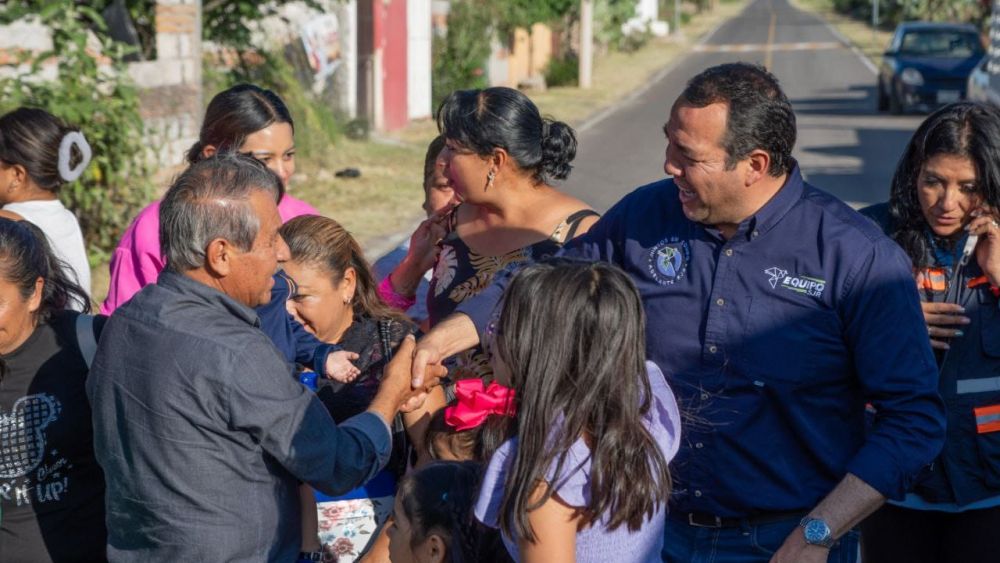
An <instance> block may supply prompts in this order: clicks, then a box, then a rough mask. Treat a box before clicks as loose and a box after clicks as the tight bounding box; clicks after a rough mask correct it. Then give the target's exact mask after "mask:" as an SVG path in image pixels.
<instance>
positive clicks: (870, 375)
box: [414, 63, 944, 562]
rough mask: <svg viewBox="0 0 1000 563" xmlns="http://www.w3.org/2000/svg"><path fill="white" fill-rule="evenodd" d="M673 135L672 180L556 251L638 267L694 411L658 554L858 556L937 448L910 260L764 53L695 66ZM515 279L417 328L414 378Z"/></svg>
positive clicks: (485, 314) (655, 349) (927, 354)
mask: <svg viewBox="0 0 1000 563" xmlns="http://www.w3.org/2000/svg"><path fill="white" fill-rule="evenodd" d="M664 132H665V134H666V137H667V142H668V143H667V150H666V161H665V163H664V171H665V172H666V173H667V174H668V175H670V176H672V179H666V180H662V181H660V182H656V183H654V184H650V185H648V186H644V187H641V188H639V189H638V190H636V191H634V192H633V193H631V194H629V195H628V196H626V197H625V198H624V199H622V200H621V201H620V202H619V203H618V204H617V205H615V206H614V207H613V208H612V209H611V210H610V211H609V212H608V213H607V214H606V215H605V216H604V217H603V218H602V219H601V220H600V221H599V222H598V223H597V224H595V225H594V226H593V227H592V228H591V230H590V231H589V232H588V233H587V234H585V235H583V236H581V237H579V238H578V239H576V240H574V241H573V242H571V243H570V244H568V245H567V247H566V248H565V251H564V254H566V255H569V256H577V257H582V258H586V259H592V260H605V261H608V262H611V263H613V264H616V265H618V266H619V267H621V268H622V269H624V270H625V271H626V272H628V273H629V274H630V275H631V276H632V279H633V280H634V281H635V283H636V285H637V286H638V288H639V291H640V293H641V295H642V297H643V302H644V306H645V310H646V314H647V319H648V320H647V322H648V329H647V334H648V342H647V352H648V355H649V357H650V359H651V360H653V361H655V362H656V363H657V364H658V365H659V366H660V368H661V369H662V370H663V372H664V373H665V374H667V377H668V378H669V380H670V383H671V386H672V387H673V391H674V393H675V394H676V396H677V398H678V401H679V403H680V404H681V407H682V409H683V410H684V411H685V412H686V413H687V415H688V422H687V426H686V428H685V440H684V441H683V442H682V445H681V450H680V453H679V454H678V456H677V458H676V461H675V463H674V465H673V468H672V469H673V473H674V486H675V494H674V496H673V499H672V501H671V506H670V516H669V519H668V523H667V531H666V538H665V546H664V551H663V554H662V555H663V559H664V560H666V561H677V562H680V561H684V562H687V561H692V560H702V558H704V557H712V558H711V559H705V560H711V561H719V562H722V561H726V562H729V561H734V562H735V561H769V560H770V561H776V562H779V561H780V562H786V561H787V562H792V561H794V562H811V561H816V562H819V561H827V560H828V559H829V560H838V561H853V560H854V558H855V556H856V555H855V554H856V550H857V539H858V538H857V533H856V532H854V531H852V530H853V528H854V527H855V526H856V525H857V524H858V523H859V522H860V521H861V520H862V519H864V517H865V516H867V515H868V514H870V513H871V512H872V511H873V510H875V509H876V508H877V507H878V506H879V505H880V504H882V503H883V502H884V501H885V499H886V498H902V497H903V494H904V492H905V491H906V490H907V488H908V487H909V485H910V484H911V482H912V479H913V478H914V476H915V475H916V474H917V473H918V472H919V470H920V469H921V468H922V467H923V466H924V465H926V464H927V463H929V462H930V461H931V460H932V459H933V458H934V456H935V455H936V454H937V452H938V451H939V450H940V448H941V446H942V443H943V435H944V417H943V407H942V404H941V401H940V398H939V397H938V395H937V371H936V369H935V363H934V357H933V355H932V353H931V349H930V346H929V344H928V341H927V332H926V331H927V329H926V326H925V324H924V321H923V317H922V315H921V312H920V306H919V300H918V297H917V294H916V291H915V289H914V285H913V277H912V273H911V266H910V263H909V260H908V259H907V258H906V256H905V255H904V254H903V252H902V251H901V250H900V249H899V248H898V247H897V246H896V245H895V244H894V243H893V242H892V241H891V240H890V239H888V238H887V237H885V236H883V235H882V233H881V232H880V231H879V230H878V229H877V228H875V227H874V225H872V224H871V223H869V222H868V221H867V220H866V219H865V218H863V217H862V216H861V215H859V214H857V213H856V212H854V211H853V210H852V209H850V208H849V207H848V206H847V205H845V204H844V203H842V202H841V201H839V200H837V199H836V198H834V197H832V196H830V195H829V194H826V193H824V192H822V191H820V190H817V189H816V188H814V187H812V186H810V185H808V184H806V183H805V182H804V181H803V179H802V176H801V174H800V172H799V169H798V165H797V163H796V162H795V161H794V159H792V157H791V153H792V148H793V146H794V145H795V135H796V130H795V116H794V114H793V112H792V107H791V104H790V102H789V101H788V99H787V97H786V96H785V95H784V93H783V92H782V91H781V89H780V87H779V86H778V83H777V80H776V79H775V78H774V77H773V76H772V75H771V74H769V73H768V72H767V71H766V70H764V69H763V68H761V67H757V66H753V65H748V64H743V63H735V64H726V65H721V66H717V67H713V68H710V69H708V70H706V71H704V72H703V73H701V74H700V75H698V76H696V77H695V78H693V79H692V80H691V82H690V83H689V84H688V86H687V88H686V89H685V91H684V93H683V94H682V95H681V96H680V98H678V100H677V101H676V102H675V104H674V105H673V107H672V108H671V111H670V116H669V119H668V121H667V123H666V125H665V126H664ZM503 284H504V282H503V280H501V281H500V282H499V283H498V284H497V285H495V286H493V287H491V288H489V289H488V290H486V291H485V292H484V293H483V294H481V295H480V296H478V297H477V298H476V299H474V300H470V301H467V302H466V304H464V305H463V306H461V307H459V313H456V314H455V315H454V316H452V317H450V318H448V319H446V320H445V321H443V322H442V323H440V324H439V325H438V326H437V327H435V328H434V330H432V331H431V332H430V333H429V334H428V335H427V336H426V337H425V338H424V339H423V340H422V341H421V342H420V344H419V345H418V348H417V352H416V355H415V362H414V379H415V380H416V381H415V382H416V383H419V380H420V379H421V377H422V368H423V366H425V365H428V364H435V363H438V362H440V361H441V359H442V358H443V357H446V356H447V355H450V354H453V353H455V352H456V351H458V350H461V349H464V348H467V347H469V346H471V345H473V344H475V343H477V342H478V339H479V335H480V334H484V333H488V331H489V327H490V325H491V318H492V314H493V310H494V309H495V306H496V304H497V303H498V302H499V298H500V296H501V294H502V290H503ZM539 298H544V296H539ZM552 322H559V320H558V319H553V320H552ZM594 344H595V345H599V343H594ZM866 403H871V404H872V405H873V406H874V407H875V409H876V411H877V413H878V414H877V415H876V417H875V419H874V423H873V425H872V427H871V428H870V429H869V430H868V431H866V429H865V422H864V419H865V405H866ZM710 553H711V554H714V555H712V556H710V555H709V554H710ZM836 557H842V558H841V559H836Z"/></svg>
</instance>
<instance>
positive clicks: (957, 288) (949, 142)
mask: <svg viewBox="0 0 1000 563" xmlns="http://www.w3.org/2000/svg"><path fill="white" fill-rule="evenodd" d="M998 210H1000V110H997V109H996V108H993V107H988V106H985V105H980V104H974V103H969V102H962V103H957V104H952V105H949V106H946V107H944V108H942V109H940V110H939V111H937V112H936V113H934V114H933V115H931V116H930V117H928V118H927V120H926V121H924V123H923V124H922V125H921V126H920V128H918V129H917V131H916V133H914V135H913V138H912V139H911V140H910V143H909V145H908V146H907V147H906V151H905V152H904V153H903V157H902V158H901V159H900V161H899V165H898V167H897V169H896V174H895V176H894V177H893V181H892V191H891V194H890V198H889V202H888V203H883V204H879V205H876V206H873V207H870V208H868V209H865V210H863V211H862V213H864V214H866V215H868V216H869V217H871V218H873V219H874V220H875V221H876V222H878V223H879V224H880V225H881V226H882V228H883V229H884V230H885V232H886V233H887V234H888V235H890V236H891V237H892V238H893V239H894V240H895V241H896V242H897V243H898V244H899V245H900V246H901V247H902V248H903V250H905V251H906V253H907V254H908V255H909V256H910V259H911V260H912V261H913V267H914V277H915V280H916V284H917V289H918V291H919V292H920V297H921V301H922V307H923V310H924V318H925V319H926V321H927V332H928V335H929V338H930V340H931V345H932V346H933V347H934V349H935V354H936V357H937V362H938V368H939V370H940V393H941V396H942V398H943V399H944V402H945V404H946V407H947V416H948V434H947V439H946V441H945V446H944V449H943V450H942V452H941V454H940V455H939V456H938V458H937V459H936V460H935V461H934V463H933V464H931V466H930V468H929V469H928V470H927V472H926V474H925V475H924V476H923V477H922V478H918V479H917V481H916V482H915V483H914V487H913V489H912V491H911V492H910V493H908V494H907V496H906V498H905V499H904V500H903V501H902V502H893V501H890V503H889V504H887V505H886V506H885V507H883V508H882V509H881V510H879V511H878V512H876V513H875V514H873V515H872V516H871V517H870V518H869V519H868V520H867V521H866V522H865V523H864V524H863V525H862V544H863V547H862V553H863V555H862V559H863V560H864V561H865V563H880V562H889V561H907V562H914V563H920V562H925V561H926V562H932V561H933V562H938V561H956V562H957V561H963V562H970V561H995V560H996V558H997V554H998V553H1000V535H998V534H996V530H997V529H1000V306H998V297H1000V223H998V215H997V211H998ZM890 361H891V360H890ZM875 416H876V417H877V416H878V413H875Z"/></svg>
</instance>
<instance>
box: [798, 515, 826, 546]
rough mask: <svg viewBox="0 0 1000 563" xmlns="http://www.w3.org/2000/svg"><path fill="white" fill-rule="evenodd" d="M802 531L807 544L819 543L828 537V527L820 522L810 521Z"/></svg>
mask: <svg viewBox="0 0 1000 563" xmlns="http://www.w3.org/2000/svg"><path fill="white" fill-rule="evenodd" d="M804 531H805V536H806V541H807V542H808V543H817V542H821V541H824V540H826V539H827V538H828V537H830V527H829V526H827V525H826V522H824V521H822V520H810V521H809V522H807V523H806V525H805V530H804Z"/></svg>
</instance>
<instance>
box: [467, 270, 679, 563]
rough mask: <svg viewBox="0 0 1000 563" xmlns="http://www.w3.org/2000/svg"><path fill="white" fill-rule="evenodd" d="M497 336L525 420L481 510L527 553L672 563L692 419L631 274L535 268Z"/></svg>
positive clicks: (515, 426)
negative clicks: (673, 471) (653, 347)
mask: <svg viewBox="0 0 1000 563" xmlns="http://www.w3.org/2000/svg"><path fill="white" fill-rule="evenodd" d="M539 295H544V296H545V298H544V299H538V296H539ZM486 338H487V343H488V346H489V347H490V354H491V357H492V358H493V366H494V375H495V377H496V379H497V381H498V382H500V383H502V384H509V385H510V387H512V388H513V390H514V399H513V401H514V409H515V410H516V412H517V415H516V418H514V419H512V420H511V421H510V423H509V425H508V428H507V436H508V437H509V440H508V441H506V442H505V443H504V444H503V445H501V446H500V448H499V449H498V450H497V451H496V453H494V454H493V456H492V458H491V459H490V462H489V467H488V468H487V471H486V475H485V477H484V479H483V485H482V489H481V491H480V493H479V500H478V502H477V504H476V516H477V517H478V518H479V519H480V520H481V521H482V522H483V523H484V524H486V525H488V526H492V527H498V528H500V529H501V531H502V533H503V539H504V543H505V545H506V546H507V550H508V551H509V552H510V554H511V555H512V556H513V558H514V559H515V560H517V561H525V562H529V563H536V562H537V563H557V562H560V561H577V562H589V561H593V562H598V561H601V562H604V561H623V562H625V561H629V562H632V561H641V562H653V561H660V550H661V548H662V545H663V528H664V524H665V518H666V505H667V499H668V497H669V495H670V474H669V472H668V468H667V464H668V463H669V462H670V460H671V459H672V458H673V457H674V455H675V454H676V453H677V449H678V447H679V438H680V416H679V414H678V410H677V404H676V402H675V401H674V396H673V393H672V392H671V390H670V388H669V387H668V386H667V383H666V381H665V379H664V377H663V374H662V373H661V372H660V370H659V369H658V368H657V367H656V365H655V364H653V363H652V362H648V361H646V359H645V343H646V336H645V315H644V313H643V308H642V304H641V302H640V300H639V294H638V291H637V290H636V288H635V285H634V284H633V283H632V281H631V280H630V279H629V278H628V276H627V275H626V274H625V273H623V272H622V271H620V270H618V269H617V268H616V267H614V266H611V265H609V264H604V263H582V262H577V261H570V260H566V259H549V260H544V261H542V262H540V263H537V264H534V265H531V266H528V267H526V268H525V269H524V270H522V271H521V272H520V273H519V274H517V276H516V277H515V278H514V279H513V281H512V282H511V284H510V286H509V288H508V289H507V291H506V294H505V303H504V305H503V308H502V311H501V313H500V318H499V320H498V321H497V322H496V323H495V324H494V325H493V327H492V329H491V334H488V335H487V337H486Z"/></svg>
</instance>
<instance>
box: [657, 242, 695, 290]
mask: <svg viewBox="0 0 1000 563" xmlns="http://www.w3.org/2000/svg"><path fill="white" fill-rule="evenodd" d="M690 260H691V246H690V245H689V244H688V241H686V240H680V239H679V238H678V237H670V238H666V239H663V240H661V241H660V242H659V243H657V244H656V245H655V246H653V248H650V249H649V262H648V269H649V275H650V276H652V278H653V279H654V280H656V282H657V283H659V284H660V285H670V284H672V283H675V282H677V281H679V280H681V279H683V278H684V274H685V272H687V266H688V262H689V261H690Z"/></svg>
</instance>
